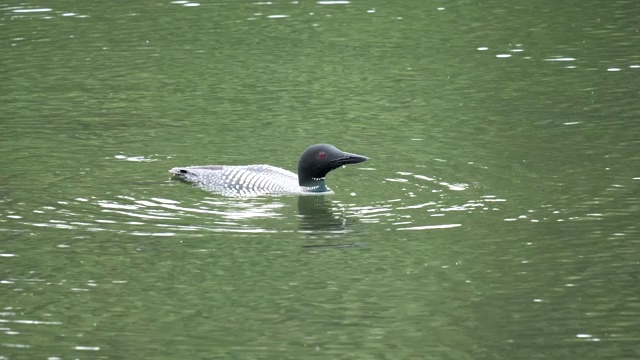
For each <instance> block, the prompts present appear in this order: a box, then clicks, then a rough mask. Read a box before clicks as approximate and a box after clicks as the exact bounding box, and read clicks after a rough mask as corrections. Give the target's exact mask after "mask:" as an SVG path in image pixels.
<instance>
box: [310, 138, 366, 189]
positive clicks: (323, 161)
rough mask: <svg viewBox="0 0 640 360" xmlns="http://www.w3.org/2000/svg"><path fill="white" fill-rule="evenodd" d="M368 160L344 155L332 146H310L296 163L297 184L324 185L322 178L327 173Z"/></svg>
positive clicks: (356, 155)
mask: <svg viewBox="0 0 640 360" xmlns="http://www.w3.org/2000/svg"><path fill="white" fill-rule="evenodd" d="M368 159H369V158H368V157H366V156H362V155H358V154H350V153H346V152H344V151H341V150H339V149H338V148H336V147H335V146H333V145H329V144H316V145H312V146H309V147H308V148H307V149H306V150H305V151H304V152H303V153H302V155H301V156H300V161H298V182H299V183H300V186H318V185H324V177H325V176H327V173H329V171H331V170H333V169H336V168H338V167H340V166H342V165H347V164H356V163H360V162H363V161H366V160H368Z"/></svg>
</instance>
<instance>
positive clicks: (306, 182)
mask: <svg viewBox="0 0 640 360" xmlns="http://www.w3.org/2000/svg"><path fill="white" fill-rule="evenodd" d="M299 184H300V186H302V187H304V188H306V190H307V191H309V192H326V191H329V188H328V187H327V185H326V184H325V183H324V178H307V179H304V178H300V180H299Z"/></svg>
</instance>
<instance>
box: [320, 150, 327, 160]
mask: <svg viewBox="0 0 640 360" xmlns="http://www.w3.org/2000/svg"><path fill="white" fill-rule="evenodd" d="M318 157H319V158H320V159H324V158H326V157H327V153H325V152H324V151H322V152H320V154H318Z"/></svg>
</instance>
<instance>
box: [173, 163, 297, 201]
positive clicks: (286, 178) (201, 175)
mask: <svg viewBox="0 0 640 360" xmlns="http://www.w3.org/2000/svg"><path fill="white" fill-rule="evenodd" d="M170 172H171V173H172V174H174V175H177V176H179V177H182V178H184V180H186V181H189V182H192V183H195V184H197V185H198V186H200V187H201V188H202V189H204V190H207V191H213V192H217V193H221V194H223V195H231V196H256V195H267V194H287V193H291V194H295V193H300V192H302V188H301V187H300V185H298V175H296V174H294V173H292V172H291V171H288V170H285V169H281V168H278V167H275V166H271V165H246V166H234V165H208V166H190V167H178V168H173V169H171V170H170Z"/></svg>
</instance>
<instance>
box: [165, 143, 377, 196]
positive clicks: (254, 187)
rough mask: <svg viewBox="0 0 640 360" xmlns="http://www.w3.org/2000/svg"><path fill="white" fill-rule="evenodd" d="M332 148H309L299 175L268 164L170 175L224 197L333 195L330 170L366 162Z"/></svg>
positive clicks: (184, 170)
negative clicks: (330, 185) (330, 186)
mask: <svg viewBox="0 0 640 360" xmlns="http://www.w3.org/2000/svg"><path fill="white" fill-rule="evenodd" d="M368 159H369V158H367V157H366V156H362V155H357V154H351V153H347V152H344V151H342V150H339V149H338V148H336V147H335V146H333V145H329V144H316V145H312V146H309V147H308V148H307V149H306V150H305V151H304V152H303V153H302V155H301V156H300V160H299V161H298V174H295V173H293V172H291V171H288V170H285V169H281V168H278V167H275V166H271V165H244V166H237V165H207V166H188V167H175V168H173V169H171V170H169V172H170V173H171V174H173V175H174V176H175V177H177V178H178V179H180V180H184V181H187V182H191V183H194V184H196V185H198V186H200V187H201V188H202V189H204V190H206V191H212V192H216V193H220V194H222V195H226V196H237V197H244V196H259V195H281V194H282V195H284V194H290V195H320V194H332V193H333V192H332V191H331V189H329V188H328V187H327V185H326V184H325V183H324V178H325V177H326V176H327V173H329V171H331V170H333V169H336V168H338V167H340V166H342V165H347V164H356V163H360V162H363V161H366V160H368Z"/></svg>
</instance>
